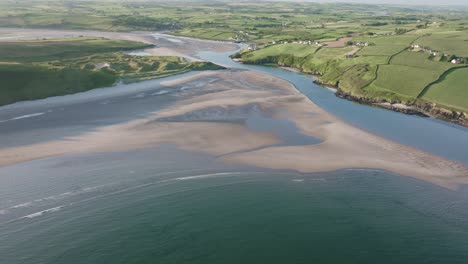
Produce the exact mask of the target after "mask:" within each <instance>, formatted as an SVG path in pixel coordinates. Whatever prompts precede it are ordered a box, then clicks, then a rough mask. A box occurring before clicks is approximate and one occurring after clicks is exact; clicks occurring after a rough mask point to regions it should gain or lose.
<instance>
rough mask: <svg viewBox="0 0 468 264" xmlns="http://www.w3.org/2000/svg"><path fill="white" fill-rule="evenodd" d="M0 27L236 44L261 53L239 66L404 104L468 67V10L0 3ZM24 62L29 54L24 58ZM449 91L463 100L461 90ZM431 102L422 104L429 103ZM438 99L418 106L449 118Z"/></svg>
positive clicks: (36, 0) (221, 3) (304, 4)
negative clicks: (280, 70) (295, 73)
mask: <svg viewBox="0 0 468 264" xmlns="http://www.w3.org/2000/svg"><path fill="white" fill-rule="evenodd" d="M0 27H31V28H54V29H95V30H105V31H166V32H168V33H169V34H174V35H180V36H189V37H195V38H202V39H213V40H222V41H233V42H243V43H247V44H253V45H255V46H256V47H258V50H255V51H249V52H245V51H244V52H242V54H238V55H236V57H237V58H241V59H242V60H243V61H244V62H245V63H252V64H269V65H279V66H291V67H295V68H298V69H300V70H302V71H304V72H306V73H311V74H315V75H318V77H317V81H318V82H320V83H323V84H325V85H331V86H336V87H338V88H339V92H341V93H345V94H349V95H351V96H355V97H358V98H364V99H365V100H371V101H373V100H374V101H390V102H394V103H406V104H413V103H416V102H417V101H418V99H421V97H422V93H423V91H425V92H428V86H429V85H431V84H432V83H434V82H436V81H437V80H438V79H439V78H440V77H441V76H442V75H444V74H445V73H447V72H448V71H450V69H451V68H454V67H459V66H463V65H465V64H467V63H468V45H467V41H468V30H467V28H468V8H466V7H456V8H455V7H448V6H447V7H432V6H427V7H426V8H425V9H424V12H421V10H420V9H419V8H418V7H412V6H392V5H368V4H334V3H313V2H301V3H297V2H296V3H291V2H281V1H278V2H268V3H263V2H230V1H217V2H212V1H194V2H190V3H187V2H185V1H172V2H171V3H162V2H158V1H145V0H143V1H121V2H119V1H93V0H91V1H81V2H69V1H58V0H50V1H46V2H44V1H39V0H32V1H15V2H13V1H9V2H6V1H2V2H0ZM2 37H6V38H8V36H0V39H1V38H2ZM339 39H345V40H346V43H345V46H344V47H343V45H340V46H339V47H334V45H333V44H331V45H330V46H327V44H330V43H333V42H336V41H337V40H339ZM96 41H97V40H96ZM280 43H281V44H280ZM284 43H286V44H284ZM299 43H303V44H299ZM304 43H307V44H304ZM89 44H91V43H89ZM94 44H95V45H98V44H97V43H94ZM94 44H93V45H94ZM116 45H117V44H116ZM25 47H27V45H26V46H25ZM36 48H37V50H38V51H39V50H41V49H47V47H45V48H39V47H36ZM116 49H119V47H118V46H116ZM410 50H412V51H410ZM21 52H22V53H23V54H29V53H28V52H29V51H28V50H27V49H25V50H24V51H21ZM74 52H75V51H74V50H73V47H72V46H70V50H69V51H67V52H66V53H63V54H54V53H50V54H49V55H47V56H51V57H50V58H48V57H47V56H45V57H44V58H41V55H40V53H41V52H38V55H35V54H32V56H31V57H30V58H29V59H23V60H33V61H34V62H35V63H36V64H37V62H39V61H41V60H43V61H49V60H55V59H57V58H62V56H65V57H67V56H69V57H73V56H74V55H73V53H74ZM83 52H85V50H83ZM107 52H109V53H113V52H116V51H107ZM103 53H105V52H104V51H103ZM11 54H12V53H11V52H10V51H9V50H7V49H3V50H0V55H1V56H2V57H3V61H4V62H10V60H9V56H10V55H11ZM13 54H14V52H13ZM54 56H55V58H53V57H54ZM109 56H111V57H112V58H114V59H115V60H121V59H123V58H121V57H119V56H115V55H109ZM25 57H26V56H25ZM117 57H119V58H117ZM160 59H161V58H160ZM160 59H159V60H160ZM453 60H455V61H454V63H452V61H453ZM24 62H26V61H24ZM141 63H147V62H141ZM175 63H176V64H177V63H182V62H175ZM80 67H84V66H83V64H80ZM142 69H148V67H146V66H145V67H142V66H141V67H140V66H138V67H137V68H135V69H133V70H134V71H135V72H134V73H132V74H133V75H132V74H130V73H129V72H125V71H123V70H122V69H121V70H119V71H118V73H116V74H117V75H119V77H118V78H121V76H120V75H122V74H123V75H125V76H127V77H129V76H133V77H134V78H137V79H138V78H146V77H145V76H148V75H151V74H156V72H154V71H150V73H148V72H145V73H143V72H141V71H142ZM93 71H96V70H93ZM158 74H159V73H158ZM450 76H451V78H444V79H442V80H441V81H440V82H438V83H437V87H438V86H444V85H445V86H447V85H448V84H443V82H447V81H448V80H449V79H450V80H452V79H455V80H452V82H453V83H463V81H465V82H467V77H466V76H463V75H461V74H453V75H450ZM434 87H436V86H435V85H434ZM436 90H437V89H435V91H436ZM454 91H458V92H457V95H458V96H462V95H463V96H464V98H467V97H468V91H466V89H461V88H460V89H455V90H454ZM450 92H451V90H450ZM433 93H434V94H433ZM459 93H461V94H459ZM430 94H432V95H431V96H432V97H431V98H430V100H429V99H428V98H426V97H427V96H429V95H430ZM438 94H439V93H436V92H433V91H431V92H430V93H429V92H428V93H427V95H425V96H423V98H422V99H424V100H429V101H430V102H437V104H438V105H440V106H441V107H444V104H446V105H445V106H447V107H448V108H450V109H452V108H453V104H452V103H451V102H450V100H446V99H440V100H437V98H435V97H437V96H438ZM444 96H449V95H444ZM449 97H450V96H449ZM444 98H445V97H444ZM456 105H458V106H460V103H459V102H457V103H456ZM456 109H460V108H456ZM463 109H464V108H463Z"/></svg>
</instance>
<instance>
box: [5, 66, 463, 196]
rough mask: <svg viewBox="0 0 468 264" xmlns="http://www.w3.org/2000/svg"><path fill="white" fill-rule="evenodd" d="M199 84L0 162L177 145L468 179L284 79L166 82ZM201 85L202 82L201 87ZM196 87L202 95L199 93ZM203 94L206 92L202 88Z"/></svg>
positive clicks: (266, 160)
mask: <svg viewBox="0 0 468 264" xmlns="http://www.w3.org/2000/svg"><path fill="white" fill-rule="evenodd" d="M191 84H193V85H192V87H197V88H193V89H187V90H186V91H184V92H183V93H184V96H183V98H184V99H183V100H179V101H177V102H176V103H175V104H174V105H171V106H170V107H168V108H166V109H163V110H162V111H159V112H158V113H154V114H153V115H151V116H150V117H148V118H144V119H138V120H134V121H132V122H129V123H125V124H119V125H112V126H107V127H101V128H99V129H97V130H96V131H94V132H91V133H87V134H83V135H81V136H77V137H71V138H66V139H64V140H56V141H50V142H43V143H39V144H33V145H27V146H21V147H13V148H4V149H0V165H1V166H5V165H10V164H15V163H19V162H24V161H28V160H33V159H38V158H44V157H51V156H58V155H64V154H74V153H90V152H110V151H125V150H133V149H141V148H149V147H154V146H157V145H159V144H175V145H176V146H178V147H179V148H181V149H184V150H189V151H195V152H203V153H208V154H212V155H215V156H217V157H218V159H219V161H221V162H227V163H234V164H242V165H253V166H258V167H263V168H272V169H291V170H297V171H300V172H318V171H330V170H337V169H347V168H371V169H382V170H388V171H392V172H395V173H398V174H401V175H406V176H412V177H416V178H419V179H422V180H427V181H430V182H432V183H435V184H438V185H440V186H444V187H448V188H455V187H457V186H458V185H460V184H466V183H468V168H467V167H466V166H464V165H463V164H460V163H457V162H452V161H448V160H445V159H443V158H440V157H436V156H434V155H431V154H428V153H425V152H422V151H420V150H418V149H414V148H411V147H407V146H404V145H401V144H398V143H395V142H392V141H389V140H387V139H384V138H381V137H378V136H376V135H373V134H370V133H368V132H366V131H363V130H360V129H358V128H355V127H353V126H351V125H348V124H347V123H345V122H343V121H341V120H339V119H337V118H335V117H334V116H332V115H330V114H328V113H327V112H325V111H324V110H322V109H321V108H319V107H317V106H316V105H315V104H313V103H312V102H311V101H310V100H308V99H307V98H306V97H305V96H304V95H302V94H300V93H299V92H298V91H297V90H296V89H295V88H294V87H293V86H292V85H290V84H289V83H287V82H286V81H283V80H280V79H278V78H274V77H271V76H267V75H262V74H259V73H254V72H249V71H229V72H228V71H224V72H208V73H200V74H198V75H196V76H192V77H189V78H185V79H179V80H177V81H171V82H166V83H165V85H168V86H187V85H191ZM200 84H202V85H200ZM197 91H198V92H197ZM200 91H203V92H200ZM252 111H261V112H262V113H268V114H269V115H271V116H273V117H275V118H281V119H287V120H290V121H291V122H293V123H294V124H295V125H296V126H297V127H298V129H299V130H300V131H301V132H302V133H303V134H306V135H310V136H313V137H316V138H319V139H321V140H322V142H321V143H319V144H314V145H301V146H287V145H281V144H280V143H281V140H280V139H279V138H278V137H277V136H276V135H275V134H274V133H270V132H258V131H253V130H251V129H249V127H248V126H246V125H245V122H244V121H245V118H247V117H248V116H249V115H250V114H252Z"/></svg>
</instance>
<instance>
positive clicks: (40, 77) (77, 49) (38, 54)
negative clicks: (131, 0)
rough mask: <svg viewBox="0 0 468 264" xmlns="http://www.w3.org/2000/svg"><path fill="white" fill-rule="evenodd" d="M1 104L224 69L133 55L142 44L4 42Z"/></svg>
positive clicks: (1, 44) (0, 58)
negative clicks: (118, 82)
mask: <svg viewBox="0 0 468 264" xmlns="http://www.w3.org/2000/svg"><path fill="white" fill-rule="evenodd" d="M0 47H1V48H0V87H1V89H0V105H5V104H9V103H13V102H17V101H23V100H33V99H40V98H46V97H49V96H56V95H64V94H71V93H77V92H82V91H87V90H90V89H93V88H97V87H106V86H112V85H113V84H114V83H116V82H117V81H118V80H122V81H124V82H132V81H138V80H145V79H151V78H158V77H164V76H168V75H172V74H177V73H182V72H186V71H190V70H208V69H219V67H218V66H217V65H214V64H211V63H205V62H187V61H185V60H184V59H182V58H178V57H161V56H133V55H128V54H126V53H124V52H123V51H126V50H134V49H142V48H147V47H149V45H147V44H144V43H139V42H132V41H123V40H108V39H103V38H76V39H51V40H35V41H32V40H28V41H6V42H0Z"/></svg>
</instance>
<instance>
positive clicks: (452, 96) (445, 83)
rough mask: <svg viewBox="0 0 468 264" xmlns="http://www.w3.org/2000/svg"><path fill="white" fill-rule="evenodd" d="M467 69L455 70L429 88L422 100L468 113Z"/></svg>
mask: <svg viewBox="0 0 468 264" xmlns="http://www.w3.org/2000/svg"><path fill="white" fill-rule="evenodd" d="M467 76H468V68H461V69H455V70H453V71H451V72H450V73H448V74H447V75H446V76H444V77H443V79H442V80H441V81H440V82H438V83H435V84H434V85H432V86H430V87H429V88H428V90H427V92H426V93H425V94H424V95H423V96H422V98H423V99H426V100H428V101H432V102H436V103H439V104H442V105H447V106H450V107H453V108H457V109H461V110H464V111H465V112H468V97H467V94H468V82H467V80H466V78H467Z"/></svg>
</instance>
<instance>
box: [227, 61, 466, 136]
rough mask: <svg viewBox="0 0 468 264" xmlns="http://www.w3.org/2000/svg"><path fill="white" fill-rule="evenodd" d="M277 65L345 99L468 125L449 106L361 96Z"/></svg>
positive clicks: (294, 69)
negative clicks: (394, 101) (309, 79)
mask: <svg viewBox="0 0 468 264" xmlns="http://www.w3.org/2000/svg"><path fill="white" fill-rule="evenodd" d="M231 59H232V60H233V61H235V62H237V63H242V64H247V65H260V66H264V65H261V64H249V63H245V62H243V61H242V59H240V58H232V57H231ZM275 67H278V68H281V69H284V70H287V71H292V72H296V73H301V74H306V75H308V76H311V77H312V78H313V82H314V83H315V84H317V85H319V86H320V87H322V88H325V89H328V90H330V91H331V92H333V93H334V94H335V95H336V97H338V98H341V99H345V100H348V101H351V102H355V103H359V104H363V105H369V106H374V107H378V108H382V109H386V110H390V111H394V112H398V113H402V114H407V115H417V116H421V117H431V118H435V119H438V120H441V121H445V122H448V123H452V124H455V125H459V126H462V127H468V118H467V117H465V115H464V114H463V112H457V111H453V110H449V109H447V108H443V107H439V106H437V105H436V104H432V103H429V102H427V103H420V104H417V103H415V104H403V103H390V102H388V101H386V100H375V99H372V98H368V97H361V96H353V95H351V94H349V93H347V92H345V91H343V90H341V89H340V87H338V86H334V85H330V84H325V83H322V82H320V81H319V80H318V79H317V77H318V76H319V75H316V74H310V73H307V72H304V71H302V70H301V69H299V68H295V67H291V66H279V65H275Z"/></svg>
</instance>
